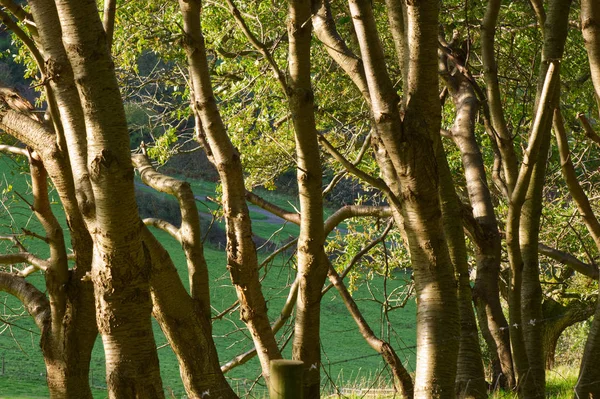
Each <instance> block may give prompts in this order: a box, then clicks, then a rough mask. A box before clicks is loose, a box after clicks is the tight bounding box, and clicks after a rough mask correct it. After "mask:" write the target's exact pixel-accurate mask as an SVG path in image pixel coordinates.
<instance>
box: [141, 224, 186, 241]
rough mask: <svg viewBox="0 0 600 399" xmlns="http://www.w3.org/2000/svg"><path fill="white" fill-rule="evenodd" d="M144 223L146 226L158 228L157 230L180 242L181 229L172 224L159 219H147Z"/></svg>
mask: <svg viewBox="0 0 600 399" xmlns="http://www.w3.org/2000/svg"><path fill="white" fill-rule="evenodd" d="M142 222H144V224H145V225H146V226H152V227H156V228H157V229H160V230H162V231H164V232H165V233H168V234H169V235H170V236H171V237H173V238H174V239H176V240H177V241H179V229H178V228H177V227H175V226H173V225H172V224H171V223H169V222H167V221H166V220H162V219H157V218H146V219H144V220H142Z"/></svg>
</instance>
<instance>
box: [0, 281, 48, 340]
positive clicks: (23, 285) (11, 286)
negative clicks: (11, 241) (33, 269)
mask: <svg viewBox="0 0 600 399" xmlns="http://www.w3.org/2000/svg"><path fill="white" fill-rule="evenodd" d="M0 291H4V292H7V293H9V294H11V295H13V296H14V297H16V298H17V299H19V300H20V301H21V302H22V303H23V305H25V308H26V309H27V312H28V313H29V314H30V315H31V316H32V317H33V320H34V321H35V324H36V325H37V326H38V328H39V329H40V330H41V331H44V329H45V327H46V324H47V323H48V322H49V321H50V303H49V302H48V299H47V298H46V296H45V295H44V293H42V292H41V291H40V290H38V289H37V288H35V286H33V284H30V283H28V282H27V281H26V280H25V279H24V278H23V277H19V276H16V275H14V274H10V273H4V272H0Z"/></svg>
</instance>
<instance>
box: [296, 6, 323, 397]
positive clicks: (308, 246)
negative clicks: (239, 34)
mask: <svg viewBox="0 0 600 399" xmlns="http://www.w3.org/2000/svg"><path fill="white" fill-rule="evenodd" d="M311 34H312V23H311V3H310V1H309V0H290V1H289V19H288V37H289V90H288V98H289V104H290V112H291V113H292V122H293V124H294V130H295V137H296V159H297V163H298V172H297V173H298V195H299V198H300V215H301V216H300V218H301V221H300V236H299V237H298V275H299V276H298V278H299V286H298V301H297V303H296V323H295V326H294V348H293V358H294V359H295V360H301V361H303V362H304V397H306V398H318V397H320V393H319V392H320V385H321V378H320V370H321V344H320V340H319V330H320V313H321V311H320V309H321V290H322V289H323V283H324V282H325V278H326V276H327V269H328V267H327V265H328V261H327V257H326V255H325V251H324V248H323V245H324V244H325V233H324V230H323V197H322V193H321V192H322V187H321V186H322V184H321V175H322V173H323V171H322V169H321V160H320V156H319V143H318V142H317V129H316V124H315V114H314V94H313V91H312V87H311V74H310V66H311V62H310V44H311Z"/></svg>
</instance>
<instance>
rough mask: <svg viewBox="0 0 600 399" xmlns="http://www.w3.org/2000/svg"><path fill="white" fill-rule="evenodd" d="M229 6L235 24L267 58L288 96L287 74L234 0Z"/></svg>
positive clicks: (228, 2) (228, 1)
mask: <svg viewBox="0 0 600 399" xmlns="http://www.w3.org/2000/svg"><path fill="white" fill-rule="evenodd" d="M227 5H228V6H229V11H230V12H231V15H232V16H233V19H235V22H236V23H237V24H238V26H239V27H240V29H241V30H242V32H243V33H244V35H245V36H246V38H247V39H248V41H249V42H250V44H252V46H254V48H256V49H257V50H258V51H259V52H260V53H261V54H262V55H263V57H265V59H266V60H267V62H268V63H269V66H270V67H271V69H272V70H273V73H274V74H275V77H276V78H277V81H279V84H280V85H281V88H282V89H283V92H284V93H286V94H287V93H288V91H289V87H288V84H287V82H286V80H285V74H284V73H283V72H282V71H281V69H279V65H277V63H276V62H275V59H274V58H273V56H272V55H271V52H270V51H269V49H268V48H267V46H265V44H264V43H262V42H261V41H260V40H258V38H257V37H256V36H254V34H253V33H252V31H251V30H250V28H249V27H248V24H246V21H245V20H244V17H243V16H242V14H241V13H240V10H238V8H237V7H236V5H235V3H234V2H233V0H227Z"/></svg>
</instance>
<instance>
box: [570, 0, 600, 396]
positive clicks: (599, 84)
mask: <svg viewBox="0 0 600 399" xmlns="http://www.w3.org/2000/svg"><path fill="white" fill-rule="evenodd" d="M581 29H582V32H583V37H584V39H585V45H586V49H587V51H588V57H589V61H590V70H591V73H592V81H593V83H594V88H595V90H596V97H597V98H599V97H600V6H599V5H598V2H596V1H593V0H582V1H581ZM588 229H589V227H588ZM599 358H600V299H599V300H598V305H597V308H596V313H595V314H594V321H593V322H592V327H591V328H590V332H589V334H588V339H587V342H586V344H585V350H584V353H583V358H582V359H581V367H580V370H579V379H578V381H577V385H576V386H575V394H576V395H577V396H578V397H580V398H581V397H586V398H587V397H589V398H598V397H600V367H598V360H597V359H599Z"/></svg>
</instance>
